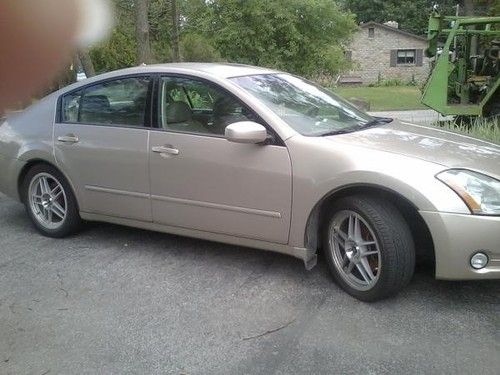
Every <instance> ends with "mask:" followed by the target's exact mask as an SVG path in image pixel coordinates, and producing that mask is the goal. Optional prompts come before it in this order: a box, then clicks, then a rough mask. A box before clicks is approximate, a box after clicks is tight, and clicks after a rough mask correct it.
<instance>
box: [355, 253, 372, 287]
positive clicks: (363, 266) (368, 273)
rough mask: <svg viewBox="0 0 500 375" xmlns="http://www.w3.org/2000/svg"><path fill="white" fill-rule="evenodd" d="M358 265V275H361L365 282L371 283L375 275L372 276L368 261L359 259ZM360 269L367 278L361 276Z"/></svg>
mask: <svg viewBox="0 0 500 375" xmlns="http://www.w3.org/2000/svg"><path fill="white" fill-rule="evenodd" d="M358 264H359V268H358V269H359V270H360V273H362V276H363V278H364V279H365V281H366V282H368V283H369V282H371V281H372V280H373V279H374V278H375V275H374V274H373V271H372V268H371V267H370V263H368V260H367V259H366V258H361V261H360V263H358ZM361 269H363V271H364V275H366V277H367V278H365V276H364V275H363V272H361Z"/></svg>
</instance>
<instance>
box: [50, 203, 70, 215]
mask: <svg viewBox="0 0 500 375" xmlns="http://www.w3.org/2000/svg"><path fill="white" fill-rule="evenodd" d="M50 210H51V211H52V212H53V213H55V214H56V215H57V216H59V217H60V218H61V219H64V216H65V215H66V210H65V209H64V208H62V207H61V205H60V204H59V203H57V202H52V206H51V207H50Z"/></svg>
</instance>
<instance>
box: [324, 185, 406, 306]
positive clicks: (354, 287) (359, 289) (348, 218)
mask: <svg viewBox="0 0 500 375" xmlns="http://www.w3.org/2000/svg"><path fill="white" fill-rule="evenodd" d="M330 212H331V214H330V216H329V220H328V222H327V226H326V228H325V231H324V243H323V248H324V249H325V253H326V259H327V262H328V265H329V267H330V271H331V273H332V275H333V277H334V279H335V280H336V281H337V283H338V284H339V285H340V286H341V287H342V288H343V289H344V290H345V291H346V292H347V293H349V294H350V295H352V296H354V297H356V298H358V299H360V300H362V301H376V300H380V299H383V298H386V297H389V296H391V295H394V294H396V293H397V292H399V291H400V290H401V289H402V288H403V287H404V286H405V285H407V284H408V283H409V281H410V280H411V277H412V276H413V272H414V268H415V249H414V244H413V239H412V235H411V232H410V229H409V227H408V225H407V223H406V222H405V220H404V218H403V216H402V215H401V214H400V213H399V211H398V210H397V208H396V207H395V206H394V205H392V204H391V203H390V202H386V201H382V200H379V199H376V198H372V197H370V196H361V195H359V196H351V197H346V198H342V199H340V200H338V201H336V202H335V203H334V204H333V205H332V206H331V211H330Z"/></svg>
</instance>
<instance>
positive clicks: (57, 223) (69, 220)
mask: <svg viewBox="0 0 500 375" xmlns="http://www.w3.org/2000/svg"><path fill="white" fill-rule="evenodd" d="M22 198H23V202H24V205H25V207H26V211H27V212H28V215H29V217H30V218H31V221H32V222H33V224H34V225H35V227H36V229H38V231H39V232H40V233H42V234H43V235H45V236H48V237H56V238H60V237H65V236H67V235H69V234H72V233H74V232H75V231H77V230H78V229H79V228H80V225H81V223H82V220H81V218H80V215H79V212H78V205H77V202H76V199H75V196H74V194H73V191H72V189H71V187H70V185H69V183H68V182H67V180H66V179H65V178H64V176H63V175H62V174H61V173H60V172H59V171H58V170H57V169H55V168H54V167H52V166H50V165H46V164H38V165H35V166H34V167H32V168H31V169H30V170H29V171H28V173H27V174H26V177H25V178H24V182H23V186H22Z"/></svg>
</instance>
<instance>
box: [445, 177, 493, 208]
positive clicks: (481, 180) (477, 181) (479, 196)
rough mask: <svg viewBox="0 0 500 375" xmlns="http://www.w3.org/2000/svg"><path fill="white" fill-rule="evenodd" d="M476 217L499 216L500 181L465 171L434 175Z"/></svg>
mask: <svg viewBox="0 0 500 375" xmlns="http://www.w3.org/2000/svg"><path fill="white" fill-rule="evenodd" d="M436 178H437V179H438V180H440V181H442V182H444V183H445V184H446V185H448V186H449V187H450V188H451V189H452V190H453V191H454V192H455V193H457V194H458V196H459V197H460V198H462V200H463V201H464V202H465V204H466V205H467V207H469V209H470V211H471V212H472V213H473V214H476V215H500V181H498V180H496V179H494V178H492V177H489V176H486V175H484V174H482V173H477V172H473V171H469V170H467V169H449V170H447V171H444V172H441V173H439V174H438V175H436Z"/></svg>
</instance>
